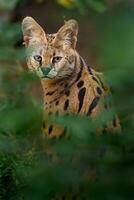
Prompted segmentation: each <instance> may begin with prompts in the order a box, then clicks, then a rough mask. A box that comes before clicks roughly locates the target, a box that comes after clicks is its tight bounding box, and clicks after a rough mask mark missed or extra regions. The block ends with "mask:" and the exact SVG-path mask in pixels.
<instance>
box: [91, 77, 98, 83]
mask: <svg viewBox="0 0 134 200" xmlns="http://www.w3.org/2000/svg"><path fill="white" fill-rule="evenodd" d="M92 79H93V80H94V81H96V83H98V84H100V83H99V81H98V80H97V78H95V77H94V76H92Z"/></svg>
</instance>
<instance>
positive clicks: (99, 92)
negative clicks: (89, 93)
mask: <svg viewBox="0 0 134 200" xmlns="http://www.w3.org/2000/svg"><path fill="white" fill-rule="evenodd" d="M96 90H97V93H98V94H100V95H101V94H102V90H101V89H100V88H99V87H97V88H96Z"/></svg>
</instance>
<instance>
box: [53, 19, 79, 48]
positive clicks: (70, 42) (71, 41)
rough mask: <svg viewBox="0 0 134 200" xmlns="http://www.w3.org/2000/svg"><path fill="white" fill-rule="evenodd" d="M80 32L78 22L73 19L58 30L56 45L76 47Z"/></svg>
mask: <svg viewBox="0 0 134 200" xmlns="http://www.w3.org/2000/svg"><path fill="white" fill-rule="evenodd" d="M77 34H78V23H77V21H76V20H74V19H71V20H69V21H66V22H65V24H64V25H63V26H62V27H61V28H60V29H59V30H58V32H57V34H56V37H55V39H54V45H55V46H58V47H60V46H62V47H63V48H67V47H72V48H73V49H75V46H76V42H77Z"/></svg>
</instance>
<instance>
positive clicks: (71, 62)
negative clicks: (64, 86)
mask: <svg viewBox="0 0 134 200" xmlns="http://www.w3.org/2000/svg"><path fill="white" fill-rule="evenodd" d="M22 31H23V37H24V44H25V46H26V49H27V65H28V68H29V70H30V71H32V72H36V73H37V75H38V76H39V77H40V78H41V79H53V80H58V79H63V78H67V77H70V75H71V74H72V73H73V72H74V70H75V64H76V54H77V52H76V50H75V47H76V42H77V34H78V23H77V21H76V20H73V19H71V20H69V21H66V22H65V24H64V25H63V26H62V27H61V28H60V29H59V30H58V32H57V33H55V34H46V33H45V31H44V30H43V29H42V27H41V26H40V25H39V24H38V23H37V22H36V21H35V20H34V19H33V18H32V17H25V18H24V19H23V22H22Z"/></svg>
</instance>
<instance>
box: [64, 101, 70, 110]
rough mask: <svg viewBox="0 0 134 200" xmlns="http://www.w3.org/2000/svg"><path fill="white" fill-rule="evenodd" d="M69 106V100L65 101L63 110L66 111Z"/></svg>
mask: <svg viewBox="0 0 134 200" xmlns="http://www.w3.org/2000/svg"><path fill="white" fill-rule="evenodd" d="M68 106H69V100H68V99H67V100H66V101H65V104H64V110H67V109H68Z"/></svg>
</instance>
